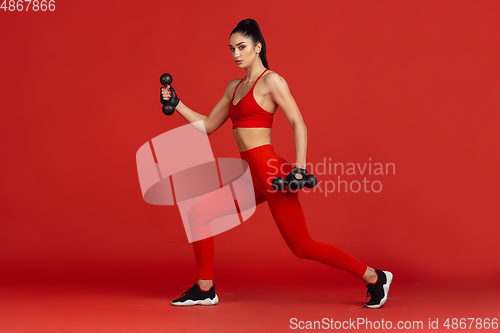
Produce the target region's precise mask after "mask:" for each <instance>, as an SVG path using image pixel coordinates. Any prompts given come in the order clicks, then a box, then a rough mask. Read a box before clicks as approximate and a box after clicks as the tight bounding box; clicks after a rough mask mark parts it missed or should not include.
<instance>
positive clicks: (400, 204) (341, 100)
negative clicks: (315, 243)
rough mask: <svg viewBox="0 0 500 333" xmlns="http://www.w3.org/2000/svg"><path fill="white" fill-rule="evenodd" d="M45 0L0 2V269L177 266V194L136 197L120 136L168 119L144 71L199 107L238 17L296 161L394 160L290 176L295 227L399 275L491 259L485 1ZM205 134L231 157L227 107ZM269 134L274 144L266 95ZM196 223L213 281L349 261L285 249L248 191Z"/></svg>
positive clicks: (324, 271) (319, 269)
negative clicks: (170, 198)
mask: <svg viewBox="0 0 500 333" xmlns="http://www.w3.org/2000/svg"><path fill="white" fill-rule="evenodd" d="M56 6H57V7H56V8H57V9H56V11H55V12H45V13H42V12H37V13H35V12H3V11H0V26H1V28H2V31H3V33H2V42H1V45H2V46H1V49H2V51H1V53H0V57H1V58H0V60H1V61H0V64H1V75H0V89H1V91H0V94H1V95H0V98H1V99H0V102H1V106H0V107H1V114H0V117H1V118H0V121H1V133H0V135H1V140H2V141H1V142H2V145H1V147H2V148H1V149H2V151H1V152H2V163H1V166H0V170H1V174H2V191H1V192H0V204H1V208H0V209H1V211H0V214H1V215H0V218H1V221H0V267H1V270H2V272H1V279H3V280H5V281H7V280H21V279H24V280H43V279H46V280H52V279H59V280H61V281H63V280H64V281H67V280H68V279H69V280H74V281H79V280H82V281H83V280H85V279H92V278H96V277H97V278H100V277H102V276H103V275H104V276H110V277H114V278H118V277H120V276H128V277H131V276H135V277H137V278H139V277H141V276H146V277H147V278H146V280H147V279H151V278H155V279H158V280H162V281H165V283H167V284H169V283H171V282H172V281H182V282H183V283H185V282H188V283H192V282H194V281H195V273H196V272H195V261H194V255H193V250H192V246H191V244H189V243H188V242H187V238H186V235H185V232H184V229H183V226H182V221H181V219H180V214H179V212H178V209H177V207H174V206H152V205H148V204H147V203H145V202H144V200H143V199H142V196H141V191H140V187H139V182H138V176H137V170H136V164H135V153H136V151H137V149H138V148H139V147H140V146H141V145H142V144H144V143H145V142H147V141H148V140H150V139H151V138H153V137H155V136H157V135H159V134H161V133H164V132H166V131H168V130H170V129H173V128H176V127H178V126H181V125H184V124H186V122H185V120H184V119H183V118H182V117H181V116H180V115H179V114H175V115H174V116H171V117H166V116H164V115H163V114H162V113H161V105H160V103H159V94H158V90H159V87H160V83H159V80H158V79H159V76H160V75H161V74H162V73H164V72H170V73H171V74H172V75H173V77H174V83H173V86H174V87H175V88H176V91H177V92H178V94H179V97H180V98H181V100H182V101H183V102H184V103H186V104H187V105H188V106H190V107H191V108H192V109H194V110H196V111H197V112H199V113H202V114H205V115H208V114H209V112H210V110H211V109H212V108H213V106H214V105H215V104H216V103H217V101H218V100H219V99H220V98H221V96H222V93H223V91H224V89H225V87H226V85H227V83H228V82H229V80H231V79H234V78H238V77H243V76H244V75H245V74H244V71H242V70H239V69H238V68H237V67H236V65H235V64H234V63H233V62H232V59H231V55H230V51H229V49H228V38H229V33H230V31H231V30H232V29H233V28H234V27H235V26H236V24H237V23H238V21H240V20H242V19H245V18H248V17H251V18H254V19H256V20H257V21H258V22H259V24H260V26H261V29H262V31H263V34H264V37H265V39H266V42H267V48H268V60H269V64H270V68H271V69H272V70H274V71H276V72H277V73H279V74H280V75H281V76H283V77H284V78H285V79H286V80H287V82H288V84H289V86H290V89H291V92H292V94H293V96H294V98H295V100H296V101H297V104H298V106H299V108H300V110H301V112H302V115H303V117H304V120H305V122H306V125H307V127H308V151H307V162H308V163H313V164H317V163H320V162H323V159H324V158H326V159H327V160H328V159H329V158H331V161H332V163H334V162H337V163H339V162H341V163H344V164H346V163H366V162H369V158H371V162H373V163H376V162H380V163H394V164H395V166H396V167H395V170H396V173H395V175H384V176H374V175H372V176H368V177H367V179H368V180H370V181H374V180H379V181H381V182H382V184H383V190H382V191H381V192H380V193H378V194H376V193H366V194H365V193H338V192H337V193H333V194H330V195H328V196H327V197H325V195H324V194H321V193H313V194H312V193H311V194H305V193H302V194H301V202H302V205H303V208H304V211H305V215H306V218H307V221H308V227H309V230H310V233H311V235H312V237H313V238H315V239H316V240H320V241H324V242H327V243H331V244H334V245H336V246H338V247H340V248H342V249H344V250H346V251H347V252H349V253H351V254H352V255H354V256H355V257H357V258H358V259H360V260H361V261H363V262H365V263H366V264H368V265H370V266H375V267H379V268H382V269H388V270H391V271H392V272H393V273H394V274H395V277H397V278H398V280H399V282H400V283H404V282H408V283H411V282H415V281H428V282H432V283H440V282H445V281H449V280H450V279H452V280H453V281H464V282H465V281H468V279H469V278H470V277H475V278H476V279H479V280H480V281H494V280H495V279H498V278H499V277H500V267H499V262H498V253H499V249H500V246H499V242H498V234H499V232H500V226H499V223H498V221H499V220H500V219H499V218H500V213H499V210H498V199H499V195H498V188H499V186H500V178H499V175H498V170H499V167H500V148H499V142H500V118H499V114H500V113H499V111H500V63H499V61H498V59H500V47H499V45H500V44H499V43H498V41H499V38H500V23H499V20H498V13H499V10H500V3H499V2H497V1H475V2H472V1H439V2H435V1H418V2H415V1H321V2H312V3H309V2H304V1H286V2H284V1H276V2H272V1H260V0H258V1H252V2H234V1H198V2H193V1H177V2H167V1H148V2H142V3H141V2H137V1H76V2H67V1H66V2H63V1H58V2H56ZM209 138H210V141H211V144H212V148H213V151H214V155H215V156H216V157H239V154H238V151H237V147H236V144H235V143H234V139H233V137H232V130H231V124H230V121H229V122H227V123H226V124H224V125H223V126H222V127H221V128H220V129H219V130H218V131H216V132H215V133H214V134H213V135H211V136H210V137H209ZM273 144H274V147H275V151H276V152H277V153H278V154H279V155H280V156H282V157H284V158H285V159H286V160H288V161H289V162H294V157H295V155H294V146H293V132H292V130H291V128H290V126H289V124H288V123H287V122H286V119H285V117H284V115H283V113H282V112H281V111H280V110H279V111H278V113H277V114H276V116H275V125H274V128H273ZM341 177H342V176H341ZM320 179H322V180H323V181H326V180H330V181H335V182H337V176H336V175H325V176H322V178H320ZM343 179H346V180H362V179H363V176H344V177H343ZM215 241H216V258H215V260H216V262H215V281H216V283H217V282H218V283H222V282H224V281H229V280H231V279H242V278H244V279H257V280H260V281H262V283H267V281H271V280H292V281H295V282H297V283H302V282H304V283H316V282H317V281H323V280H325V281H326V280H329V281H332V279H333V280H335V279H345V280H349V279H352V277H351V276H349V275H348V274H345V273H343V272H340V271H336V270H332V269H331V268H330V267H327V266H324V265H321V264H318V263H316V262H312V261H305V260H300V259H298V258H296V257H294V256H293V254H292V253H291V252H290V250H289V249H288V248H287V247H286V244H285V243H284V241H283V240H282V238H281V236H280V234H279V232H278V230H277V228H276V226H275V224H274V221H273V219H272V216H271V214H270V212H269V210H268V207H267V203H264V204H262V205H261V206H258V208H257V212H256V213H255V214H254V216H252V217H251V218H250V220H248V221H247V222H245V223H244V225H242V226H239V227H237V228H235V229H232V230H231V231H229V232H226V233H224V234H221V235H219V236H216V238H215ZM189 281H191V282H189ZM269 283H274V282H269ZM178 289H179V288H178V287H176V289H175V294H177V293H178V292H180V291H181V290H178ZM180 289H182V288H180Z"/></svg>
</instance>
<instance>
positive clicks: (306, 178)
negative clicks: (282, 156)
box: [272, 167, 318, 191]
mask: <svg viewBox="0 0 500 333" xmlns="http://www.w3.org/2000/svg"><path fill="white" fill-rule="evenodd" d="M298 173H299V174H301V175H302V179H297V178H295V175H296V174H298ZM317 183H318V179H317V178H316V176H314V175H308V174H307V170H306V169H301V168H297V167H295V168H294V169H293V170H292V172H290V174H288V176H286V179H283V178H282V177H276V178H274V179H273V181H272V186H273V188H274V190H275V191H282V190H283V189H284V188H285V187H288V188H289V189H291V190H296V189H302V188H304V187H307V188H313V187H314V186H316V184H317Z"/></svg>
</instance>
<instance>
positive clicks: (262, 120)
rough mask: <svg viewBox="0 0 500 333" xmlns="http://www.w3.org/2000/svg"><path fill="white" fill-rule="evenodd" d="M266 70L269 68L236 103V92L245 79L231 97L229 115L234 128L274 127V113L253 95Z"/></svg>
mask: <svg viewBox="0 0 500 333" xmlns="http://www.w3.org/2000/svg"><path fill="white" fill-rule="evenodd" d="M265 72H267V69H266V70H265V71H264V72H262V74H260V76H259V77H258V78H257V80H255V82H254V84H253V86H252V88H251V89H250V91H249V92H248V93H247V94H246V95H245V96H243V98H242V99H241V100H240V101H239V102H238V103H237V104H236V105H233V99H234V94H235V93H236V89H238V86H239V85H240V83H241V82H242V81H243V79H241V81H240V83H238V85H237V86H236V88H235V89H234V92H233V98H231V103H230V105H229V117H230V118H231V120H232V121H233V129H234V128H237V127H266V128H271V127H272V125H273V115H274V113H271V112H267V111H266V110H264V109H263V108H262V107H261V106H260V105H259V104H257V102H256V101H255V97H254V95H253V88H254V87H255V84H256V83H257V81H259V79H260V77H261V76H262V75H264V73H265Z"/></svg>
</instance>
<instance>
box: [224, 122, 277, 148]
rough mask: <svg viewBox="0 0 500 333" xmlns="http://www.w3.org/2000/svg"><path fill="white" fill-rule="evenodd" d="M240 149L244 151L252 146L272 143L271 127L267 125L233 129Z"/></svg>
mask: <svg viewBox="0 0 500 333" xmlns="http://www.w3.org/2000/svg"><path fill="white" fill-rule="evenodd" d="M233 135H234V139H235V140H236V145H237V146H238V150H239V151H241V152H243V151H247V150H250V149H252V148H255V147H258V146H262V145H267V144H269V145H270V144H272V143H271V129H270V128H265V127H258V128H255V127H238V128H235V129H233Z"/></svg>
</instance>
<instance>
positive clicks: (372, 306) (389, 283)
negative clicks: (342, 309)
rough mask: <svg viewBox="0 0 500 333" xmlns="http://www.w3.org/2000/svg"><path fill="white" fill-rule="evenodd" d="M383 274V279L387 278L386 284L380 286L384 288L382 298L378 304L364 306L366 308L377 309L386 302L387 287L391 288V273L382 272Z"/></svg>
mask: <svg viewBox="0 0 500 333" xmlns="http://www.w3.org/2000/svg"><path fill="white" fill-rule="evenodd" d="M383 272H384V274H385V277H386V278H387V282H386V283H385V284H384V285H383V286H382V287H383V288H384V298H382V300H380V304H376V305H366V307H367V308H371V309H378V308H380V307H381V306H382V305H384V304H385V302H386V301H387V296H389V287H390V286H391V283H392V278H393V275H392V273H391V272H387V271H383Z"/></svg>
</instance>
